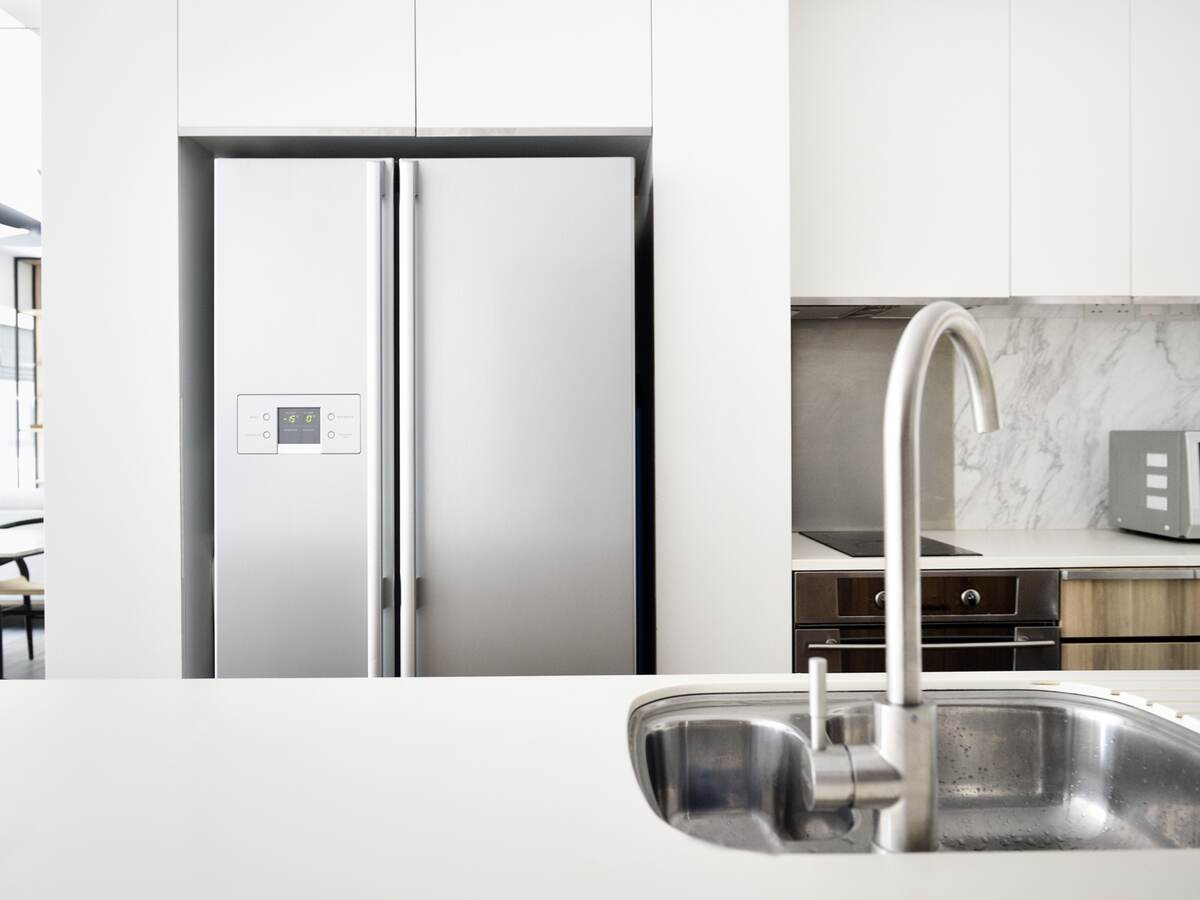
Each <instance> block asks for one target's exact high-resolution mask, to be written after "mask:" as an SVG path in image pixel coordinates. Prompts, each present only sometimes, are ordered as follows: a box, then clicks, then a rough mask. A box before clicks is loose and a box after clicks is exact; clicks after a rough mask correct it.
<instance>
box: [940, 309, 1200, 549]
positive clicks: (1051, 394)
mask: <svg viewBox="0 0 1200 900" xmlns="http://www.w3.org/2000/svg"><path fill="white" fill-rule="evenodd" d="M976 317H977V319H978V320H979V323H980V325H981V326H982V328H983V332H984V337H985V340H986V342H987V348H988V355H989V357H991V360H992V366H993V369H994V371H995V376H996V388H997V393H998V394H999V400H1000V415H1001V421H1002V424H1003V427H1002V429H1001V430H1000V431H998V432H995V433H992V434H985V435H980V434H976V433H975V430H974V428H973V427H972V424H971V412H970V404H969V400H968V395H967V391H966V385H965V383H964V381H963V375H962V371H961V368H960V367H956V368H957V372H956V375H955V379H956V383H955V389H954V444H955V448H954V449H955V454H954V455H955V470H954V493H955V522H956V525H957V527H959V528H1095V527H1106V526H1108V524H1109V523H1108V501H1107V496H1108V433H1109V431H1111V430H1114V429H1175V428H1180V429H1184V428H1187V429H1200V318H1195V317H1190V316H1189V317H1186V318H1166V317H1165V314H1163V315H1145V314H1144V313H1143V314H1142V315H1139V316H1136V317H1134V318H1130V319H1127V320H1126V319H1120V318H1116V317H1114V316H1107V315H1099V316H1097V315H1093V314H1091V313H1089V311H1088V310H1086V309H1080V308H1079V307H1074V308H1071V307H1064V308H1057V309H1056V308H1041V309H1039V308H1036V307H1035V308H1027V309H1013V308H1008V309H1003V308H996V309H988V308H985V309H982V310H978V311H977V312H976Z"/></svg>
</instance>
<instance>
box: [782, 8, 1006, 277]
mask: <svg viewBox="0 0 1200 900" xmlns="http://www.w3.org/2000/svg"><path fill="white" fill-rule="evenodd" d="M791 12H792V21H791V29H792V43H791V119H792V121H791V128H792V133H791V156H792V169H791V177H792V294H793V296H795V297H984V296H987V297H995V296H1007V295H1008V293H1009V239H1008V228H1009V220H1008V200H1009V191H1008V184H1009V132H1008V114H1009V110H1008V101H1009V91H1008V77H1009V58H1008V54H1009V47H1008V30H1009V22H1008V15H1009V5H1008V0H909V2H904V3H896V2H894V0H856V2H853V3H848V2H846V0H793V2H792V7H791Z"/></svg>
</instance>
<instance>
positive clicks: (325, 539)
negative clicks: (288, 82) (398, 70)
mask: <svg viewBox="0 0 1200 900" xmlns="http://www.w3.org/2000/svg"><path fill="white" fill-rule="evenodd" d="M392 172H393V165H392V163H391V162H390V161H384V160H354V159H325V160H321V159H219V160H217V161H216V162H215V209H214V221H215V235H214V238H215V240H214V309H215V316H214V354H215V359H214V372H215V401H214V402H215V410H214V413H215V433H214V441H215V447H214V458H215V469H216V471H215V473H214V474H215V504H216V508H215V531H216V534H215V538H216V547H215V587H214V605H215V632H216V634H215V639H216V672H217V675H218V676H221V677H231V676H335V675H342V676H356V675H357V676H363V675H378V674H389V673H390V672H391V670H392V662H391V659H392V656H393V649H394V648H393V640H392V635H394V627H393V625H392V624H391V622H390V617H391V615H392V609H391V604H390V602H389V596H388V595H389V586H390V584H391V583H392V571H391V567H392V559H391V557H392V554H391V553H390V552H388V548H390V547H391V546H392V544H393V541H392V538H391V528H392V524H393V523H394V520H395V519H394V515H395V511H394V509H393V508H392V506H391V499H390V498H391V497H393V496H394V490H393V488H392V485H391V480H392V479H393V477H394V473H395V466H394V464H392V463H391V462H390V461H389V455H390V454H391V452H392V436H393V434H394V423H393V420H392V410H393V409H394V398H393V397H392V396H391V384H392V379H391V377H390V373H391V370H392V366H393V360H392V357H391V353H392V347H391V342H390V339H389V336H390V335H391V333H392V328H393V327H394V320H393V318H392V317H393V288H392V272H393V260H392V248H393V207H392V202H393V200H392V197H393V186H392ZM385 373H387V377H385Z"/></svg>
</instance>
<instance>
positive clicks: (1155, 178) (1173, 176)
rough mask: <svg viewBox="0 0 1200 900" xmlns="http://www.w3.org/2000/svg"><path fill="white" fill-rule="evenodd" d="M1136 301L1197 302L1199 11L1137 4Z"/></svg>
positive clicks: (1179, 4)
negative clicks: (1194, 298)
mask: <svg viewBox="0 0 1200 900" xmlns="http://www.w3.org/2000/svg"><path fill="white" fill-rule="evenodd" d="M1131 21H1132V27H1133V35H1132V41H1131V47H1132V50H1131V53H1132V60H1131V65H1132V71H1133V293H1135V294H1137V295H1139V296H1146V297H1168V296H1196V295H1200V252H1197V249H1196V248H1197V246H1198V245H1200V215H1197V211H1198V210H1200V165H1198V164H1197V160H1200V53H1198V52H1197V47H1200V3H1196V2H1195V0H1133V11H1132V17H1131Z"/></svg>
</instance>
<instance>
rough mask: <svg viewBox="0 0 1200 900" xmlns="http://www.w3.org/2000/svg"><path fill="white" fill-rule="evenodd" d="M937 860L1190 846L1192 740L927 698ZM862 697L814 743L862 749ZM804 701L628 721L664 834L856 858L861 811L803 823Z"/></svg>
mask: <svg viewBox="0 0 1200 900" xmlns="http://www.w3.org/2000/svg"><path fill="white" fill-rule="evenodd" d="M925 696H926V699H927V700H930V701H932V702H934V703H936V705H937V717H938V827H939V830H940V832H941V846H942V849H943V850H1039V849H1045V850H1082V849H1090V850H1102V849H1121V848H1150V847H1200V734H1196V733H1194V732H1191V731H1188V730H1186V729H1184V728H1182V727H1180V726H1177V725H1174V724H1172V723H1170V722H1168V721H1166V720H1164V719H1161V718H1159V717H1157V716H1154V715H1151V714H1150V713H1146V712H1142V711H1139V710H1136V709H1133V708H1131V707H1127V706H1124V705H1122V704H1118V703H1113V702H1111V701H1105V700H1096V699H1092V698H1088V697H1079V696H1074V695H1070V694H1060V693H1050V692H1043V691H927V692H926V694H925ZM872 699H874V696H873V695H868V694H830V696H829V701H830V702H829V712H830V720H829V735H830V737H831V738H832V739H833V740H834V741H838V742H846V743H866V742H869V741H870V740H871V738H872V736H873V735H872V729H873V720H872V715H871V701H872ZM807 712H808V710H807V698H806V695H805V694H802V693H797V694H699V695H691V696H685V697H671V698H668V699H664V700H657V701H654V702H652V703H648V704H646V705H644V706H641V707H639V708H638V709H636V710H635V711H634V713H633V716H632V718H631V720H630V730H629V735H630V749H631V753H632V756H633V765H634V770H635V772H636V774H637V778H638V781H639V783H640V784H641V787H642V791H643V793H644V794H645V797H646V800H647V801H648V802H649V803H650V806H651V807H652V808H653V809H654V811H655V812H656V813H658V815H659V816H661V817H662V818H663V819H664V820H665V821H666V822H667V823H668V824H670V825H672V826H673V827H675V828H678V829H679V830H680V831H684V832H686V833H687V834H690V835H693V836H694V837H697V838H700V839H702V840H706V841H710V842H712V843H716V844H722V845H725V846H728V847H739V848H742V849H746V850H758V851H762V852H767V853H793V852H795V853H811V852H818V853H821V852H855V851H859V852H863V851H868V850H869V849H870V842H871V833H872V824H871V821H870V815H871V813H870V812H869V811H860V810H853V809H841V810H835V811H833V812H808V811H806V810H805V808H804V804H803V802H802V800H801V789H802V786H801V779H800V772H801V761H802V759H803V754H804V748H805V744H806V743H807V741H808V734H807V732H808V718H807Z"/></svg>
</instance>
